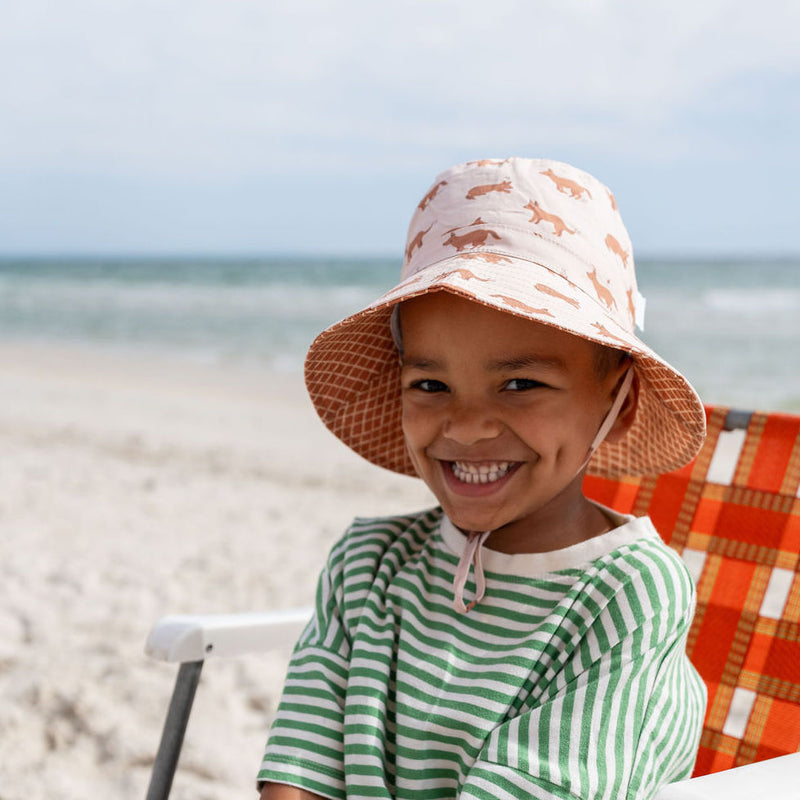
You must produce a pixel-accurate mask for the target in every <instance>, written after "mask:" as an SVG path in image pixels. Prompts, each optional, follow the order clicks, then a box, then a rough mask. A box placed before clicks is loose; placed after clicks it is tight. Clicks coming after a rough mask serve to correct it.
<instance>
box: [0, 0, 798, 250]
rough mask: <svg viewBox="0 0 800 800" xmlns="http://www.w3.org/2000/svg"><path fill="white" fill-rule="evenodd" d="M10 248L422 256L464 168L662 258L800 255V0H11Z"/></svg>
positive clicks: (4, 176)
mask: <svg viewBox="0 0 800 800" xmlns="http://www.w3.org/2000/svg"><path fill="white" fill-rule="evenodd" d="M0 19H2V20H3V24H2V26H1V27H0V253H6V254H69V253H75V254H146V253H154V254H161V253H186V254H209V255H212V254H224V253H230V254H271V253H309V254H311V253H319V254H328V253H330V254H376V255H377V254H381V255H398V254H400V253H401V252H402V250H403V247H404V241H405V234H406V228H407V225H408V221H409V219H410V216H411V212H412V210H413V208H414V206H415V205H416V203H417V202H418V201H419V199H420V198H421V197H422V195H423V194H424V193H425V192H426V190H427V189H428V187H429V186H430V185H431V184H432V183H433V180H434V178H435V176H436V175H437V173H438V172H440V171H441V170H443V169H445V168H447V167H449V166H451V165H453V164H456V163H459V162H461V161H465V160H470V159H477V158H503V157H506V156H509V155H518V156H534V157H538V156H543V157H550V158H557V159H560V160H563V161H567V162H570V163H572V164H574V165H576V166H578V167H581V168H582V169H585V170H587V171H589V172H592V173H593V174H595V175H596V176H597V177H598V178H599V179H600V180H602V181H603V182H605V183H606V184H607V185H608V186H610V187H611V189H612V190H613V191H614V194H615V196H616V198H617V201H618V204H619V207H620V210H621V212H622V214H623V217H624V219H625V221H626V223H627V225H628V228H629V231H630V233H631V236H632V239H633V242H634V246H635V248H636V251H637V254H639V255H641V254H645V255H652V256H695V255H697V256H706V257H711V256H719V257H730V256H741V257H752V256H760V255H764V256H770V257H772V256H796V255H799V254H800V224H798V221H797V218H798V210H800V144H798V142H800V47H799V46H798V31H800V3H798V2H797V0H759V2H758V3H753V2H752V0H748V1H747V2H743V1H741V0H669V2H662V1H661V0H519V1H517V0H491V1H490V2H489V0H441V1H440V0H406V1H405V2H399V1H397V2H393V1H392V0H349V1H347V0H344V1H343V2H326V1H325V0H283V2H277V1H276V0H49V1H46V0H24V2H20V0H0Z"/></svg>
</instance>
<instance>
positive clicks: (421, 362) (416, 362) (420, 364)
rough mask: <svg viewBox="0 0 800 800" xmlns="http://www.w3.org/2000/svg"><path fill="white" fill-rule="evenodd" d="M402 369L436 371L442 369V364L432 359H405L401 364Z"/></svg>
mask: <svg viewBox="0 0 800 800" xmlns="http://www.w3.org/2000/svg"><path fill="white" fill-rule="evenodd" d="M401 366H402V367H409V368H411V369H422V370H436V369H442V364H441V363H440V362H439V361H435V360H434V359H432V358H414V357H413V356H412V357H411V358H408V357H407V358H404V359H403V361H402V362H401Z"/></svg>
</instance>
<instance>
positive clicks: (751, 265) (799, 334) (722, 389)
mask: <svg viewBox="0 0 800 800" xmlns="http://www.w3.org/2000/svg"><path fill="white" fill-rule="evenodd" d="M399 269H400V263H399V261H398V260H396V259H391V258H373V259H370V258H354V259H346V258H302V257H297V258H279V257H272V258H215V259H210V258H129V259H120V258H116V259H101V258H90V259H89V258H82V259H81V258H70V259H42V258H40V259H29V258H28V259H23V258H17V259H12V258H5V259H0V341H5V342H13V341H18V342H26V341H28V342H37V343H45V344H46V343H47V342H61V343H64V342H66V343H74V344H80V345H85V346H93V347H103V348H106V349H107V348H114V347H119V348H124V349H126V350H131V349H134V350H139V351H142V352H145V353H146V352H153V353H158V354H160V355H166V356H170V357H176V358H181V359H187V360H191V361H194V362H205V363H212V364H213V363H223V364H236V365H241V366H244V367H249V368H256V369H259V368H264V369H271V370H280V371H289V372H291V371H298V372H299V371H300V370H302V361H303V356H304V354H305V351H306V349H307V348H308V346H309V344H310V343H311V341H312V339H313V338H314V336H315V335H316V334H317V333H318V332H319V331H320V330H322V329H323V328H324V327H326V326H327V325H329V324H331V323H332V322H335V321H336V320H338V319H341V318H342V317H344V316H346V315H347V314H349V313H351V312H353V311H356V310H358V309H359V308H361V307H362V306H363V305H365V304H366V303H368V302H370V301H371V300H372V299H374V298H375V297H377V296H378V295H379V294H380V293H381V292H382V291H385V290H386V289H388V288H390V287H391V286H392V285H393V284H394V282H395V280H396V278H397V276H398V274H399ZM637 276H638V280H639V288H640V291H641V292H642V294H644V295H645V296H646V298H647V314H646V320H645V330H644V333H643V334H642V338H643V339H644V340H645V341H646V342H647V343H648V344H649V345H650V346H651V347H653V348H654V349H655V350H656V351H657V352H658V353H659V354H661V355H662V356H663V357H664V358H666V360H667V361H669V362H670V363H672V364H673V365H674V366H676V367H677V368H678V369H680V370H681V371H682V372H683V373H684V374H685V375H686V376H687V377H688V378H689V379H690V380H691V381H692V383H693V384H694V385H695V387H696V388H697V389H698V391H699V392H700V395H701V397H702V398H703V399H704V400H705V401H707V402H711V403H722V404H725V405H733V406H736V407H739V408H768V409H772V410H788V411H800V353H799V352H798V351H799V350H800V347H799V346H800V259H797V260H791V259H784V260H765V261H757V260H741V261H724V260H700V259H698V260H692V259H682V260H660V261H659V260H646V259H640V261H639V262H638V263H637Z"/></svg>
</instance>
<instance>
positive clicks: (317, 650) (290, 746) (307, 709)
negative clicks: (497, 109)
mask: <svg viewBox="0 0 800 800" xmlns="http://www.w3.org/2000/svg"><path fill="white" fill-rule="evenodd" d="M341 575H342V569H341V552H340V548H334V550H333V552H332V554H331V556H330V558H329V560H328V563H327V564H326V566H325V568H324V569H323V571H322V573H321V575H320V578H319V581H318V584H317V593H316V601H315V611H314V615H313V617H312V619H311V621H310V622H309V623H308V626H307V627H306V629H305V630H304V631H303V633H302V634H301V636H300V639H299V640H298V642H297V645H296V646H295V649H294V652H293V654H292V658H291V661H290V663H289V669H288V673H287V677H286V682H285V684H284V688H283V695H282V697H281V702H280V704H279V706H278V711H277V713H276V716H275V719H274V721H273V723H272V727H271V729H270V735H269V741H268V742H267V747H266V750H265V753H264V759H263V761H262V764H261V769H260V770H259V773H258V782H259V785H261V784H262V783H263V782H274V783H285V784H290V785H292V786H298V787H300V788H303V789H306V790H308V791H310V792H315V793H316V794H319V795H321V796H323V797H329V798H331V800H344V798H345V779H344V763H343V758H344V754H343V749H344V748H343V727H344V701H345V690H346V685H347V675H348V671H349V666H350V664H349V660H350V639H349V636H348V633H347V630H346V627H345V624H344V622H343V619H342V613H341V601H342V578H341Z"/></svg>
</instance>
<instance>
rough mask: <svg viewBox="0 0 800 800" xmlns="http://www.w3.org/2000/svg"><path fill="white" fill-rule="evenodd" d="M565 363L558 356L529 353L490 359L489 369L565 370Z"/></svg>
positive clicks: (510, 370) (494, 370)
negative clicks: (514, 356)
mask: <svg viewBox="0 0 800 800" xmlns="http://www.w3.org/2000/svg"><path fill="white" fill-rule="evenodd" d="M566 366H567V365H566V364H565V363H564V360H563V359H562V358H559V357H558V356H540V355H537V354H536V353H530V354H528V355H524V356H518V357H516V358H501V359H497V360H494V361H490V362H489V364H488V368H489V370H491V371H492V372H514V371H516V370H524V369H542V370H561V371H563V370H565V369H566Z"/></svg>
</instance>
